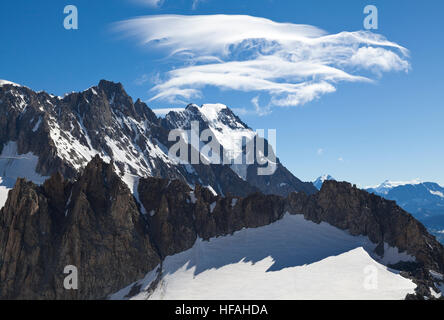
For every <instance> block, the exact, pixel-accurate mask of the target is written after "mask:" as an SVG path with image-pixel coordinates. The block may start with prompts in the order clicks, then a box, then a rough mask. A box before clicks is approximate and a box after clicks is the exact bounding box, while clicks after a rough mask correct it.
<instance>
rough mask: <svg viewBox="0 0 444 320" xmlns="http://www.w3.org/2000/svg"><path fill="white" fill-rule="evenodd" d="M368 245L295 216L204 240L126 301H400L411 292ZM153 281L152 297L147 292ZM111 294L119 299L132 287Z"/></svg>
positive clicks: (169, 261)
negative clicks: (375, 255)
mask: <svg viewBox="0 0 444 320" xmlns="http://www.w3.org/2000/svg"><path fill="white" fill-rule="evenodd" d="M374 248H375V245H374V244H372V243H371V242H370V241H369V240H368V238H366V237H362V236H359V237H355V236H351V235H350V234H348V233H347V232H345V231H342V230H339V229H337V228H335V227H333V226H331V225H329V224H326V223H321V224H319V225H318V224H315V223H313V222H310V221H307V220H305V219H304V218H303V216H302V215H288V214H287V215H285V217H284V218H283V219H282V220H280V221H277V222H275V223H273V224H271V225H268V226H265V227H261V228H256V229H243V230H241V231H238V232H235V233H234V234H233V235H230V236H224V237H218V238H213V239H210V241H203V240H201V239H198V240H197V241H196V243H195V245H194V246H193V247H192V248H191V249H189V250H187V251H185V252H182V253H179V254H176V255H173V256H169V257H167V258H166V259H165V261H164V262H163V264H162V272H161V274H160V277H159V278H158V275H159V273H158V272H157V269H158V268H156V269H155V270H154V271H152V272H149V273H148V274H147V275H146V277H145V278H144V279H141V280H140V281H138V282H137V283H134V284H139V285H141V288H142V291H141V292H140V293H139V294H137V295H136V296H134V297H132V299H192V300H193V299H202V300H208V299H210V300H212V299H230V300H233V299H234V300H238V299H403V298H405V296H406V295H407V294H408V293H413V292H414V289H415V287H416V285H415V284H414V283H413V282H412V281H411V280H409V279H406V278H403V277H402V276H400V275H399V274H398V273H397V272H396V271H393V270H390V269H388V268H387V267H386V266H384V265H382V264H381V263H379V262H378V261H377V260H376V258H375V257H373V254H369V253H370V252H373V249H374ZM156 278H157V280H159V281H158V283H157V285H156V286H154V287H155V289H154V290H151V291H149V292H148V291H146V290H147V289H148V288H149V287H150V285H151V284H153V283H154V281H155V279H156ZM134 284H132V285H129V286H128V287H126V288H124V289H122V290H121V291H119V292H117V293H116V294H114V295H113V296H112V297H111V298H112V299H123V298H124V297H125V296H126V295H127V294H128V292H129V291H130V290H131V288H132V286H133V285H134Z"/></svg>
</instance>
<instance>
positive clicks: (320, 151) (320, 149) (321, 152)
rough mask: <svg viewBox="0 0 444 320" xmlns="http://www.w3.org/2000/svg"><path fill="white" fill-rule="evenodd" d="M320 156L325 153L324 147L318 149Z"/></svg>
mask: <svg viewBox="0 0 444 320" xmlns="http://www.w3.org/2000/svg"><path fill="white" fill-rule="evenodd" d="M317 154H318V156H322V155H323V154H324V149H322V148H319V149H318V151H317Z"/></svg>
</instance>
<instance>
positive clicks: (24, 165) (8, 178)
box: [0, 141, 48, 209]
mask: <svg viewBox="0 0 444 320" xmlns="http://www.w3.org/2000/svg"><path fill="white" fill-rule="evenodd" d="M37 162H38V157H36V156H35V155H33V154H32V153H27V154H21V155H20V154H18V152H17V143H15V142H12V141H10V142H8V143H7V144H6V145H5V146H4V147H3V150H2V153H1V154H0V209H1V208H3V206H4V205H5V202H6V199H7V197H8V191H9V190H10V189H12V188H13V187H14V184H15V181H16V180H17V178H26V179H27V180H29V181H32V182H34V183H37V184H42V183H43V182H44V181H45V180H46V179H47V178H48V177H43V176H41V175H40V174H38V173H36V171H35V169H36V166H37Z"/></svg>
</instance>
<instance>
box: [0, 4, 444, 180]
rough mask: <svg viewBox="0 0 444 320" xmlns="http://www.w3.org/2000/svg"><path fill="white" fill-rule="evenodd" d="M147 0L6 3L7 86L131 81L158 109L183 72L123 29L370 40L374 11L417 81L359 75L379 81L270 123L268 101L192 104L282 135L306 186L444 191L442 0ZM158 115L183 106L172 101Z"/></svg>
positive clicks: (2, 74) (408, 76)
mask: <svg viewBox="0 0 444 320" xmlns="http://www.w3.org/2000/svg"><path fill="white" fill-rule="evenodd" d="M138 1H139V2H138ZM143 1H148V0H94V1H86V0H78V1H73V0H70V1H67V2H66V3H65V1H60V0H57V1H56V0H53V1H49V0H48V1H25V0H17V1H8V2H6V1H2V3H1V5H0V34H1V39H2V48H1V50H0V78H1V79H7V80H10V81H14V82H17V83H20V84H23V85H26V86H28V87H30V88H32V89H35V90H46V91H48V92H50V93H53V94H57V95H63V94H64V93H65V92H70V91H78V90H84V89H86V88H88V87H90V86H92V85H95V84H97V83H98V81H99V80H100V79H109V80H113V81H119V82H122V83H123V84H124V86H125V88H126V90H127V91H128V93H129V94H130V95H131V96H132V97H133V98H138V97H140V98H142V99H143V100H148V99H150V98H151V97H153V92H150V91H149V90H150V88H152V87H153V86H154V85H155V84H156V83H157V82H156V81H157V80H156V79H157V78H158V77H159V75H160V76H164V75H165V73H166V72H168V71H169V70H171V69H172V68H177V67H178V65H177V61H171V60H166V59H165V56H166V53H165V52H164V51H162V50H159V49H158V48H155V47H153V46H149V45H145V46H144V45H141V44H140V42H138V41H136V39H134V38H128V37H125V36H124V34H123V33H122V32H118V31H116V29H115V23H117V22H119V21H123V20H127V19H132V18H135V17H139V16H148V15H158V14H180V15H212V14H230V15H232V14H236V15H249V16H255V17H263V18H267V19H270V20H273V21H275V22H288V23H292V24H308V25H311V26H314V27H317V28H320V29H322V30H324V31H326V32H327V33H328V34H332V35H334V34H337V33H339V32H342V31H359V30H362V29H363V20H364V18H365V15H364V14H363V8H364V7H365V6H366V5H368V4H372V5H375V6H376V7H377V8H378V14H379V28H378V30H377V31H375V32H376V33H378V34H381V35H383V36H385V37H386V38H387V39H388V40H389V41H392V42H394V43H397V44H399V45H400V46H403V47H405V48H407V49H408V50H409V52H410V55H409V57H408V58H406V60H408V62H409V64H410V70H409V71H408V72H404V71H396V70H392V71H390V72H381V73H380V74H371V73H369V72H365V73H356V74H355V75H362V76H369V77H370V78H371V79H373V80H375V81H374V82H373V83H365V82H349V81H339V82H337V83H335V84H334V86H335V88H336V91H335V92H332V93H326V94H322V95H320V96H319V97H318V98H317V99H313V100H311V101H309V102H307V103H305V104H303V105H297V106H287V107H278V106H277V107H276V106H274V107H272V108H271V111H272V112H271V113H269V114H267V115H264V116H259V115H258V114H256V113H255V112H253V111H254V105H253V104H252V101H251V100H252V98H254V97H255V96H259V97H260V103H261V104H262V103H264V99H265V100H266V98H267V94H266V93H259V94H258V93H257V92H250V91H248V90H247V91H239V90H230V89H225V90H221V89H220V88H218V87H215V86H211V87H206V88H204V89H202V92H201V95H200V96H199V97H192V98H191V99H190V101H189V102H193V103H197V104H202V103H213V102H220V103H224V104H226V105H228V106H230V107H232V108H235V109H243V110H244V111H245V110H246V111H247V112H245V113H243V114H242V115H241V118H242V119H243V120H244V121H245V122H246V123H248V124H249V125H250V126H251V127H252V128H263V129H267V128H276V129H277V151H278V156H279V157H280V159H281V161H282V162H283V163H284V164H285V165H286V166H287V167H288V168H289V169H290V170H291V171H292V172H293V173H294V174H295V175H296V176H298V177H299V178H301V179H303V180H314V179H315V178H316V177H317V176H319V175H321V174H322V173H329V174H331V175H333V176H335V177H336V178H338V179H341V180H347V181H351V182H354V183H357V184H359V185H362V186H365V185H374V184H378V183H380V182H382V181H383V180H385V179H391V180H412V179H415V178H420V179H422V180H426V181H436V182H438V183H440V184H442V185H444V170H443V169H442V165H443V163H444V161H443V160H444V143H443V141H444V130H443V129H442V128H443V126H442V122H443V119H444V108H443V107H444V105H443V104H444V103H443V101H444V90H443V88H444V80H443V76H442V74H443V71H444V70H443V69H444V68H443V63H442V57H444V42H443V41H442V38H443V34H442V33H443V30H444V21H443V20H442V12H444V3H443V2H442V1H439V0H436V1H435V0H430V1H423V2H417V1H401V0H388V1H387V0H385V1H349V0H343V1H325V0H315V1H291V0H289V1H277V0H274V1H272V0H258V1H215V0H205V1H199V2H198V3H197V4H195V5H194V7H193V1H192V0H179V1H169V0H165V1H164V2H163V3H162V4H161V6H160V7H156V8H154V7H152V6H149V5H144V4H143V3H142V2H143ZM68 4H73V5H76V6H77V8H78V10H79V29H78V30H70V31H67V30H65V29H64V28H63V20H64V17H65V15H64V14H63V8H64V7H65V5H68ZM113 26H114V27H113ZM179 64H180V63H179ZM182 100H184V99H182ZM148 105H149V106H150V107H152V108H153V109H157V108H166V107H180V106H182V105H181V104H180V103H172V102H168V101H161V100H155V101H149V102H148Z"/></svg>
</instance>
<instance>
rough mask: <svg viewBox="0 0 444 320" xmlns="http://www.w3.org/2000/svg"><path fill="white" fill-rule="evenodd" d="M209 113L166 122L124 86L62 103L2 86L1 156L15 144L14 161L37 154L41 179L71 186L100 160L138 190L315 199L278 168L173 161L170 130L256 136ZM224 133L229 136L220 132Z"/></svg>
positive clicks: (229, 118) (105, 86)
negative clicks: (55, 178)
mask: <svg viewBox="0 0 444 320" xmlns="http://www.w3.org/2000/svg"><path fill="white" fill-rule="evenodd" d="M210 109H211V110H210V114H211V118H210V117H208V112H207V113H206V114H207V116H205V115H204V113H205V112H204V111H205V110H206V108H205V107H197V106H195V105H190V106H189V107H188V108H187V110H186V112H182V113H175V112H171V113H170V114H168V115H167V116H166V117H165V118H164V119H161V118H157V116H156V115H155V114H154V113H153V111H152V110H151V109H150V108H149V107H148V106H147V105H146V104H145V103H143V102H142V101H141V100H140V99H139V100H137V101H135V102H133V100H132V99H131V97H129V96H128V94H127V93H126V92H125V90H124V88H123V86H122V84H120V83H114V82H110V81H105V80H101V81H100V83H99V84H98V85H97V86H93V87H91V88H89V89H87V90H85V91H83V92H73V93H70V94H67V95H65V96H64V97H56V96H53V95H50V94H48V93H46V92H34V91H32V90H31V89H29V88H26V87H23V86H19V85H15V84H10V83H4V84H2V85H1V86H0V155H1V153H2V150H3V148H4V147H5V146H6V145H8V144H9V143H15V144H16V146H17V148H16V149H17V150H16V155H12V156H20V155H23V154H28V153H29V154H32V155H35V156H36V157H38V161H37V164H36V167H35V171H36V172H37V173H38V174H40V175H41V176H50V175H52V174H54V173H56V172H60V173H61V174H62V175H63V176H64V177H65V178H67V179H74V178H75V177H76V176H77V175H78V174H79V173H80V172H81V171H82V170H83V169H84V168H85V166H86V165H87V163H88V162H89V161H91V159H92V158H93V157H94V156H95V155H99V156H100V157H102V158H103V159H105V160H106V161H111V160H112V161H113V163H114V165H115V167H116V171H117V172H118V174H119V175H120V176H121V177H122V178H123V180H124V181H125V182H126V183H127V184H128V185H129V187H130V189H135V188H136V185H137V180H138V178H140V177H161V178H168V179H180V180H183V181H186V182H187V183H188V184H190V185H195V184H197V183H199V184H202V185H205V186H209V187H211V188H212V189H213V190H214V191H215V192H216V193H218V194H221V195H224V194H227V193H229V192H230V193H232V194H233V193H234V194H237V195H240V196H245V195H247V194H249V193H254V192H256V191H258V190H262V191H263V192H267V193H276V194H281V195H286V194H288V193H289V192H293V191H304V192H307V193H314V192H316V189H315V188H314V187H313V186H312V184H311V183H303V182H301V181H300V180H299V179H297V178H296V177H294V176H293V175H292V174H291V173H290V172H289V171H288V170H286V169H285V167H283V166H282V165H281V164H280V163H279V165H278V170H277V172H276V173H275V174H273V175H271V176H267V177H262V176H258V175H257V173H256V170H254V169H256V168H257V166H245V167H244V168H243V169H244V171H248V175H246V176H245V177H244V176H243V175H242V174H239V172H238V171H239V170H236V168H234V167H232V166H230V165H221V164H212V165H205V164H202V163H200V164H192V165H189V164H181V163H178V162H177V161H176V160H175V159H173V158H171V157H170V156H169V154H168V150H169V148H170V147H171V146H172V145H173V144H174V142H173V141H169V140H168V135H169V133H170V131H171V130H173V129H187V128H186V124H189V123H190V121H193V120H197V121H199V123H200V127H201V129H202V130H203V129H205V128H210V127H211V128H212V132H213V133H214V134H215V135H216V136H217V137H222V138H223V139H224V141H225V142H226V141H230V139H234V135H236V134H240V132H241V131H246V132H247V133H248V134H249V135H250V136H251V135H252V136H254V135H255V133H254V132H253V131H252V130H251V129H250V128H248V127H247V126H246V125H245V124H244V123H243V122H242V121H241V120H240V119H239V118H238V117H237V116H236V115H234V113H233V112H232V111H231V110H230V109H229V108H228V107H225V106H224V107H222V108H217V109H215V108H210ZM221 128H229V129H230V131H227V132H221V131H220V130H222V129H221ZM230 134H232V135H233V136H230ZM222 145H223V143H222ZM9 156H10V155H9ZM0 159H1V156H0ZM1 161H2V160H0V169H1V167H2V163H1ZM0 171H2V170H0ZM1 174H2V172H0V175H1ZM14 178H16V177H14Z"/></svg>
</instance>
